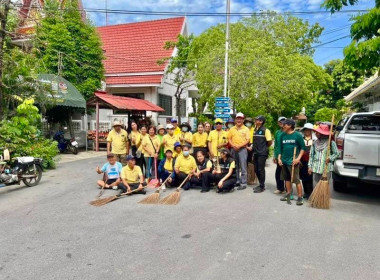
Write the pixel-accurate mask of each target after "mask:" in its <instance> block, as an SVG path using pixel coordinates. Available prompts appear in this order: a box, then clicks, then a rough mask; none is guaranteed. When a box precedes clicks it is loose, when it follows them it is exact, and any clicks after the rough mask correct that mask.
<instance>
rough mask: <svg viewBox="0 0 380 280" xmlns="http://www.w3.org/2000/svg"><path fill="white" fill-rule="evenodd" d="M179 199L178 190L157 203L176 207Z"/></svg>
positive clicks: (179, 193)
mask: <svg viewBox="0 0 380 280" xmlns="http://www.w3.org/2000/svg"><path fill="white" fill-rule="evenodd" d="M180 197H181V192H180V191H179V190H176V191H175V192H173V193H171V194H169V195H168V196H166V197H164V198H163V199H161V200H160V201H159V204H164V205H176V204H178V202H179V200H180Z"/></svg>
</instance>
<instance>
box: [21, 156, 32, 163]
mask: <svg viewBox="0 0 380 280" xmlns="http://www.w3.org/2000/svg"><path fill="white" fill-rule="evenodd" d="M17 161H18V162H19V163H30V162H33V161H34V157H18V158H17Z"/></svg>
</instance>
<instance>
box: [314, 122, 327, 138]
mask: <svg viewBox="0 0 380 280" xmlns="http://www.w3.org/2000/svg"><path fill="white" fill-rule="evenodd" d="M314 131H315V132H318V133H320V134H322V135H326V136H329V135H330V128H329V126H328V125H327V124H320V125H319V126H318V128H316V129H314Z"/></svg>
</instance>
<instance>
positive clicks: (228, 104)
mask: <svg viewBox="0 0 380 280" xmlns="http://www.w3.org/2000/svg"><path fill="white" fill-rule="evenodd" d="M215 107H217V108H230V103H225V102H223V103H215Z"/></svg>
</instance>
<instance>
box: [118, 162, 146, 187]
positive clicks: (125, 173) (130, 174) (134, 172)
mask: <svg viewBox="0 0 380 280" xmlns="http://www.w3.org/2000/svg"><path fill="white" fill-rule="evenodd" d="M142 175H143V174H142V172H141V168H140V166H137V165H135V166H134V167H133V169H131V168H130V167H129V165H126V166H124V167H123V169H122V170H121V178H122V179H125V180H126V181H127V183H128V184H137V183H140V177H141V176H142Z"/></svg>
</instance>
